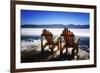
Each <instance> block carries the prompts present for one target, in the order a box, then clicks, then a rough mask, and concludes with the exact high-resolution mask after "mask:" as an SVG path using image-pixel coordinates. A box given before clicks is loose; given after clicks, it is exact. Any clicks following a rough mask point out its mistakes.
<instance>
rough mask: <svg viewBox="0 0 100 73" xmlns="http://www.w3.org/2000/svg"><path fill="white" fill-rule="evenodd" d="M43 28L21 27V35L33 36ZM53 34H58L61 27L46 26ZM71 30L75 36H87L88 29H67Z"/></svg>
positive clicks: (60, 31)
mask: <svg viewBox="0 0 100 73" xmlns="http://www.w3.org/2000/svg"><path fill="white" fill-rule="evenodd" d="M43 29H45V28H21V35H22V36H34V35H37V36H39V35H41V33H42V31H43ZM47 30H49V31H50V32H51V33H53V35H60V34H61V33H62V31H63V30H64V29H63V28H47ZM69 30H70V31H71V32H73V33H74V34H75V36H85V37H89V29H69Z"/></svg>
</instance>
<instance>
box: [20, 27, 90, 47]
mask: <svg viewBox="0 0 100 73" xmlns="http://www.w3.org/2000/svg"><path fill="white" fill-rule="evenodd" d="M43 29H44V28H21V40H22V41H23V40H24V41H28V42H32V41H33V42H34V40H39V39H41V33H42V31H43ZM47 30H49V31H50V32H51V33H52V34H53V35H54V36H59V35H60V34H61V33H62V31H63V29H62V28H61V29H60V28H58V29H57V28H47ZM69 30H70V31H72V32H73V33H74V35H75V36H76V37H79V38H80V42H79V45H81V46H83V47H88V48H89V29H69Z"/></svg>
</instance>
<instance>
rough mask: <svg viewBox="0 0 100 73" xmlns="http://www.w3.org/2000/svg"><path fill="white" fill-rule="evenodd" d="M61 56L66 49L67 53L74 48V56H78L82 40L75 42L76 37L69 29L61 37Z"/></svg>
mask: <svg viewBox="0 0 100 73" xmlns="http://www.w3.org/2000/svg"><path fill="white" fill-rule="evenodd" d="M60 36H61V38H60V54H61V55H62V53H63V50H64V49H65V48H66V53H67V52H68V48H70V47H71V48H73V50H72V55H73V56H75V55H77V54H78V43H79V40H80V39H76V40H75V35H74V34H73V33H72V32H71V31H70V30H68V29H67V28H65V29H64V30H63V32H62V34H61V35H60ZM62 37H63V40H64V41H63V42H64V45H63V46H62V43H63V42H62Z"/></svg>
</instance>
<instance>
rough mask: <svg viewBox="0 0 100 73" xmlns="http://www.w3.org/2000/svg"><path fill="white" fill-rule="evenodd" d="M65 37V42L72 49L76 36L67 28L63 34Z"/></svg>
mask: <svg viewBox="0 0 100 73" xmlns="http://www.w3.org/2000/svg"><path fill="white" fill-rule="evenodd" d="M61 35H62V36H63V37H64V41H65V44H66V46H67V47H72V46H73V43H74V34H73V33H72V32H71V31H70V30H68V29H67V28H65V29H64V30H63V32H62V34H61Z"/></svg>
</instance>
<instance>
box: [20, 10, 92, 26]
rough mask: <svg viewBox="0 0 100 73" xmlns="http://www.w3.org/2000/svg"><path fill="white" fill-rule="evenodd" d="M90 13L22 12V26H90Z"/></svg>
mask: <svg viewBox="0 0 100 73" xmlns="http://www.w3.org/2000/svg"><path fill="white" fill-rule="evenodd" d="M89 17H90V15H89V13H82V12H81V13H79V12H58V11H39V10H38V11H37V10H21V25H29V24H37V25H38V24H66V25H68V24H75V25H77V24H80V25H85V24H89Z"/></svg>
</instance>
